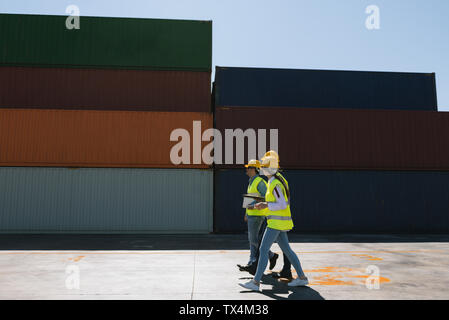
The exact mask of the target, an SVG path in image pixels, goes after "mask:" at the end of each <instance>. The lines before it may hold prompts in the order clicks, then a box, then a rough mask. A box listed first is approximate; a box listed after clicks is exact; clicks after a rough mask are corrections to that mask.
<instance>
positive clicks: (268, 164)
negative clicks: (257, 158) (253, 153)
mask: <svg viewBox="0 0 449 320" xmlns="http://www.w3.org/2000/svg"><path fill="white" fill-rule="evenodd" d="M260 166H261V171H262V174H263V175H265V176H269V175H274V174H276V172H277V171H278V170H279V155H278V154H277V152H276V151H273V150H271V151H268V152H267V153H265V155H264V156H263V157H262V159H261V164H260Z"/></svg>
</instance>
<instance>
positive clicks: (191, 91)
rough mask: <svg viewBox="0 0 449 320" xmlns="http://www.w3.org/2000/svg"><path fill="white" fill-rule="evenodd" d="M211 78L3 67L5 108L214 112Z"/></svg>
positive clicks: (0, 89)
mask: <svg viewBox="0 0 449 320" xmlns="http://www.w3.org/2000/svg"><path fill="white" fill-rule="evenodd" d="M210 81H211V80H210V72H188V71H146V70H110V69H70V68H24V67H0V107H6V108H13V107H17V108H53V109H98V110H148V111H189V112H210V110H211V106H210V105H211V102H210V100H211V99H210V94H211V93H210V92H211V89H210V87H211V84H210Z"/></svg>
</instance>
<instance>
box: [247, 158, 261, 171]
mask: <svg viewBox="0 0 449 320" xmlns="http://www.w3.org/2000/svg"><path fill="white" fill-rule="evenodd" d="M245 168H256V169H260V161H259V160H255V159H252V160H249V161H248V164H245Z"/></svg>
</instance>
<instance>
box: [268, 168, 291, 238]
mask: <svg viewBox="0 0 449 320" xmlns="http://www.w3.org/2000/svg"><path fill="white" fill-rule="evenodd" d="M281 177H282V178H283V179H284V181H285V184H286V185H287V187H288V182H287V180H286V179H285V178H284V177H283V176H282V175H281ZM276 186H279V187H280V188H281V190H282V194H283V196H284V198H285V201H286V202H287V208H285V209H284V210H277V211H271V210H270V209H268V208H267V209H266V211H265V215H266V216H267V226H268V227H269V228H271V229H276V230H291V229H293V220H292V214H291V212H290V202H289V199H288V198H287V193H286V191H285V188H284V186H283V184H282V183H281V182H280V181H279V180H278V179H277V178H276V177H275V178H274V179H273V180H272V181H271V182H270V181H269V182H268V188H267V193H266V194H265V201H266V202H276V198H275V197H274V194H273V192H274V188H276Z"/></svg>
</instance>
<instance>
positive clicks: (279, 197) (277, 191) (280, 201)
mask: <svg viewBox="0 0 449 320" xmlns="http://www.w3.org/2000/svg"><path fill="white" fill-rule="evenodd" d="M273 195H274V198H275V199H276V202H268V209H270V211H278V210H284V209H286V208H287V202H286V201H285V197H284V194H283V193H282V189H281V187H280V186H276V187H275V188H274V190H273Z"/></svg>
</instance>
